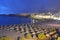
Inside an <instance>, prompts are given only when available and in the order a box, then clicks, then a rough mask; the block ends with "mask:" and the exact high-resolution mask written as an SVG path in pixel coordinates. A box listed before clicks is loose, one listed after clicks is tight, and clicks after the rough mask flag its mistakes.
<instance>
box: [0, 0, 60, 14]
mask: <svg viewBox="0 0 60 40" xmlns="http://www.w3.org/2000/svg"><path fill="white" fill-rule="evenodd" d="M51 10H54V11H59V10H60V0H0V14H15V13H31V12H43V11H51Z"/></svg>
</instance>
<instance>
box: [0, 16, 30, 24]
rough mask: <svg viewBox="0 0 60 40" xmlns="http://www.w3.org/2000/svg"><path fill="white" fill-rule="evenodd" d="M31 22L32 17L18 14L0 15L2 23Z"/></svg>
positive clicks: (0, 22)
mask: <svg viewBox="0 0 60 40" xmlns="http://www.w3.org/2000/svg"><path fill="white" fill-rule="evenodd" d="M25 23H31V19H30V18H27V17H18V16H0V25H10V24H25Z"/></svg>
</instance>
